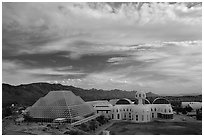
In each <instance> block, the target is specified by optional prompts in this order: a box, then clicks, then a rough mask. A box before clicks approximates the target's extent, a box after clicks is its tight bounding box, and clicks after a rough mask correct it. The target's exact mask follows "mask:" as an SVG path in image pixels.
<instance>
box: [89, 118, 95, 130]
mask: <svg viewBox="0 0 204 137" xmlns="http://www.w3.org/2000/svg"><path fill="white" fill-rule="evenodd" d="M89 124H90V125H89V128H90V129H91V130H95V129H96V127H97V125H96V121H95V120H93V121H90V123H89Z"/></svg>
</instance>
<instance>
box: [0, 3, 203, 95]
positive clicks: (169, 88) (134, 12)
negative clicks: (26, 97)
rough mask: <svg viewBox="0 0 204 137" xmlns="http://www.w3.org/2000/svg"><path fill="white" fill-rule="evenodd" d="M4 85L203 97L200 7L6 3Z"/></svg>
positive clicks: (191, 5)
mask: <svg viewBox="0 0 204 137" xmlns="http://www.w3.org/2000/svg"><path fill="white" fill-rule="evenodd" d="M2 82H3V83H8V84H12V85H19V84H27V83H33V82H49V83H61V84H63V85H73V86H76V87H81V88H85V89H90V88H97V89H106V90H110V89H121V90H128V91H129V90H143V91H145V92H150V91H151V92H154V93H159V94H178V93H201V92H202V91H201V90H202V5H201V3H137V2H136V3H119V2H118V3H82V2H81V3H31V2H29V3H5V2H4V3H3V4H2Z"/></svg>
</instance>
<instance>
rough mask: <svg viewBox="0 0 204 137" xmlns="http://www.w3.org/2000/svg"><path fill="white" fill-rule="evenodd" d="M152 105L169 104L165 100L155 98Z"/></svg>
mask: <svg viewBox="0 0 204 137" xmlns="http://www.w3.org/2000/svg"><path fill="white" fill-rule="evenodd" d="M152 104H170V103H169V101H168V100H167V99H164V98H156V99H155V100H154V101H153V102H152Z"/></svg>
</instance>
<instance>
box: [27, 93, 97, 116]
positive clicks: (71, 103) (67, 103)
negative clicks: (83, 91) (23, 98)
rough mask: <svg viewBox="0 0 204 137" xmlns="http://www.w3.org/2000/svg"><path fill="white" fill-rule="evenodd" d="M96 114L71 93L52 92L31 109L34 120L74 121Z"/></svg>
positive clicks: (30, 112) (90, 107)
mask: <svg viewBox="0 0 204 137" xmlns="http://www.w3.org/2000/svg"><path fill="white" fill-rule="evenodd" d="M92 113H94V108H93V107H92V106H90V105H88V104H86V103H85V102H84V100H83V99H81V98H80V97H79V96H76V95H75V94H74V93H72V92H71V91H51V92H49V93H48V94H47V95H46V96H44V97H42V98H40V99H39V100H38V101H37V102H36V103H35V104H33V106H32V107H31V108H30V109H29V114H30V116H31V117H32V118H41V119H43V118H44V119H56V118H66V119H73V118H75V117H78V116H86V115H89V114H92Z"/></svg>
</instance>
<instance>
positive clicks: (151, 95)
mask: <svg viewBox="0 0 204 137" xmlns="http://www.w3.org/2000/svg"><path fill="white" fill-rule="evenodd" d="M146 96H147V97H158V96H159V95H158V94H155V93H152V92H148V93H146Z"/></svg>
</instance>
